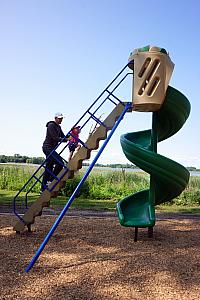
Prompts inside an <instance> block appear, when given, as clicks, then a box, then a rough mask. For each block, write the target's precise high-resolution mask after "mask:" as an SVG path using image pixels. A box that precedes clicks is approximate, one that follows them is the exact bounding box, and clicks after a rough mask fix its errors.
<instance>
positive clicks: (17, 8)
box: [0, 0, 200, 167]
mask: <svg viewBox="0 0 200 300" xmlns="http://www.w3.org/2000/svg"><path fill="white" fill-rule="evenodd" d="M199 10H200V4H199V1H194V0H191V1H173V2H171V1H161V0H160V1H157V0H152V1H144V0H140V1H134V0H123V1H122V0H101V1H97V0H77V1H68V0H65V1H63V0H57V1H51V0H48V1H47V0H40V1H39V0H30V1H25V0H15V1H14V0H0V40H1V47H0V102H1V118H0V127H1V131H0V132H1V138H0V154H6V155H13V154H15V153H19V154H22V155H28V156H43V153H42V150H41V146H42V142H43V140H44V136H45V124H46V122H47V121H48V120H51V119H53V116H54V113H55V112H57V111H61V112H63V114H64V115H66V118H65V119H64V121H63V124H62V128H63V130H64V131H68V130H69V129H70V128H71V126H72V125H73V124H74V123H75V122H76V120H77V119H78V118H79V117H80V116H81V115H82V114H83V113H84V111H85V110H86V109H87V108H88V106H89V105H90V104H91V103H92V101H93V100H94V99H95V98H96V97H97V96H98V95H99V94H100V93H101V91H102V90H103V89H104V88H105V87H106V86H107V85H108V83H109V82H110V81H111V80H112V79H113V77H114V76H115V75H116V74H117V73H118V72H119V71H120V70H121V69H122V67H123V66H124V65H125V64H126V63H127V60H128V56H129V54H130V52H131V51H132V50H133V49H134V48H139V47H142V46H145V45H148V44H151V45H157V46H160V47H164V48H166V50H167V51H168V52H169V54H170V57H171V59H172V61H173V62H174V63H175V69H174V72H173V75H172V79H171V81H170V85H172V86H174V87H175V88H177V89H178V90H180V91H181V92H182V93H183V94H185V95H186V96H187V97H188V99H189V101H190V103H191V106H192V110H191V115H190V118H189V119H188V121H187V122H186V124H185V125H184V126H183V128H182V129H181V130H180V131H179V132H178V133H177V134H176V135H175V136H173V137H172V138H170V139H168V140H166V141H165V142H162V143H160V144H159V146H158V152H159V153H161V154H163V155H165V156H167V157H169V158H173V159H174V160H176V161H178V162H180V163H182V164H183V165H185V166H196V167H200V150H199V132H200V121H199V115H200V104H199V78H200V63H199V61H200V60H199V49H200V38H199V28H200V18H199ZM127 89H128V90H127V91H126V92H127V95H129V94H131V85H130V86H129V87H127ZM127 100H128V101H130V100H131V99H127ZM150 120H151V113H148V115H147V113H146V114H144V113H133V114H131V115H130V114H129V115H128V116H127V118H125V119H124V120H123V122H122V123H121V124H120V126H119V128H118V130H117V131H116V132H115V135H114V137H113V139H112V141H111V142H110V144H109V145H108V147H107V149H106V150H105V152H104V154H103V155H102V157H101V158H100V159H99V162H102V163H118V162H120V163H126V162H128V161H127V159H126V158H125V156H124V155H123V152H122V150H121V146H120V142H119V139H120V135H121V134H123V133H126V132H132V131H137V130H143V129H146V128H149V127H150V122H151V121H150ZM111 153H112V155H111Z"/></svg>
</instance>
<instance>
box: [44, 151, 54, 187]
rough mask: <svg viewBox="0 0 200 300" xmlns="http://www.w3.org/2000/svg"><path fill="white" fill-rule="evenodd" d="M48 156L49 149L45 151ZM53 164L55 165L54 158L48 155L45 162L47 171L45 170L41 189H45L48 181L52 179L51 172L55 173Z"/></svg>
mask: <svg viewBox="0 0 200 300" xmlns="http://www.w3.org/2000/svg"><path fill="white" fill-rule="evenodd" d="M44 153H45V155H46V157H48V155H49V153H50V152H49V151H44ZM53 165H54V161H53V159H52V158H51V156H50V157H48V159H47V160H46V163H45V171H44V175H43V179H42V186H41V190H42V191H44V190H45V186H46V185H47V182H48V181H51V179H52V178H51V177H52V175H51V173H50V172H52V173H53Z"/></svg>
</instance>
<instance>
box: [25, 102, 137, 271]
mask: <svg viewBox="0 0 200 300" xmlns="http://www.w3.org/2000/svg"><path fill="white" fill-rule="evenodd" d="M131 105H132V103H131V102H128V103H127V104H126V106H125V108H124V110H123V112H122V113H121V115H120V117H119V118H118V120H117V122H116V123H115V125H114V126H113V128H112V130H111V131H110V133H109V135H108V137H107V139H106V140H105V141H104V143H103V145H102V146H101V148H100V150H99V151H98V153H97V155H96V156H95V158H94V160H93V161H92V163H91V165H89V167H88V169H87V171H86V173H85V174H84V176H83V177H82V179H81V180H80V182H79V184H78V185H77V187H76V189H75V190H74V192H73V193H72V195H71V197H70V199H69V200H68V202H67V204H66V205H65V207H64V208H63V210H62V212H61V213H60V215H59V216H58V218H57V219H56V221H55V223H54V224H53V226H52V227H51V229H50V231H49V232H48V234H47V235H46V237H45V239H44V240H43V242H42V244H41V245H40V247H39V248H38V250H37V252H36V254H35V255H34V256H33V258H32V260H31V261H30V263H29V265H28V267H27V268H26V270H25V272H29V270H30V269H31V268H32V267H33V265H34V264H35V262H36V260H37V259H38V257H39V256H40V254H41V252H42V251H43V249H44V247H45V246H46V244H47V243H48V241H49V239H50V237H51V236H52V234H53V233H54V231H55V230H56V228H57V227H58V225H59V223H60V222H61V220H62V218H63V217H64V215H65V213H66V212H67V210H68V208H69V206H70V205H71V203H72V201H73V200H74V198H75V196H76V194H77V192H78V191H79V189H80V187H81V186H82V184H83V182H84V181H85V180H86V179H87V177H88V176H89V174H90V172H91V170H92V169H93V167H94V165H95V163H96V162H97V160H98V158H99V157H100V155H101V154H102V152H103V150H104V149H105V147H106V146H107V144H108V142H109V140H110V139H111V137H112V135H113V133H114V132H115V130H116V129H117V127H118V125H119V124H120V122H121V121H122V119H123V117H124V115H125V113H126V112H127V111H128V110H129V109H130V107H131Z"/></svg>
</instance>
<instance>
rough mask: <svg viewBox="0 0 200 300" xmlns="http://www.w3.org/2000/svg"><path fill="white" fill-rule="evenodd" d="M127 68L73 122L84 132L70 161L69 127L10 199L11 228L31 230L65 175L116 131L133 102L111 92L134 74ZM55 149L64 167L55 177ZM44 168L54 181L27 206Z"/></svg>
mask: <svg viewBox="0 0 200 300" xmlns="http://www.w3.org/2000/svg"><path fill="white" fill-rule="evenodd" d="M127 67H128V64H127V65H126V66H125V67H124V68H123V69H122V70H121V71H120V72H119V73H118V74H117V76H116V77H115V78H114V79H113V80H112V81H111V83H110V84H109V85H108V86H107V87H106V89H105V90H104V91H103V92H102V93H101V94H100V95H99V97H98V98H97V99H96V100H95V101H94V102H93V103H92V105H91V106H90V107H89V108H88V109H87V110H86V111H85V113H84V114H83V115H82V116H81V117H80V119H79V120H78V121H77V122H76V123H75V124H74V126H73V127H75V126H77V125H79V126H80V127H81V136H82V135H83V132H84V129H85V134H86V138H85V139H83V138H81V139H78V142H79V143H80V144H81V147H80V149H79V150H78V151H77V153H76V154H75V155H74V157H73V158H72V159H71V160H70V161H69V162H67V161H66V160H65V159H64V157H63V154H64V153H65V150H66V148H67V146H68V142H67V143H64V141H65V139H66V138H68V137H69V136H70V135H71V136H72V134H71V129H70V130H69V131H68V132H67V134H66V135H65V137H64V138H63V139H62V140H61V141H60V143H59V144H58V146H57V147H55V149H54V150H53V151H52V152H51V153H50V154H49V156H48V157H47V158H46V159H45V160H44V161H43V162H42V164H41V165H40V166H39V167H38V169H37V170H36V171H35V172H34V173H33V175H32V176H31V177H30V178H29V179H28V181H27V182H26V183H25V184H24V185H23V186H22V188H21V189H20V190H19V192H18V193H17V194H16V195H15V197H14V199H13V210H14V214H15V215H16V217H17V218H18V221H17V223H16V225H15V226H14V230H15V231H16V232H20V231H23V230H24V229H25V227H26V226H27V227H28V230H29V231H30V230H31V224H33V223H34V221H35V217H36V216H39V215H41V214H42V209H43V207H47V206H48V205H49V203H50V200H51V198H55V197H57V195H58V192H59V190H60V188H62V187H63V186H64V185H65V183H66V180H67V179H68V178H73V176H74V172H75V171H77V170H79V169H81V168H82V162H83V161H84V160H85V159H89V158H90V155H91V151H92V150H97V149H98V148H99V142H100V140H105V142H104V143H105V145H107V143H108V141H109V139H110V138H111V135H112V134H113V133H114V131H115V130H116V128H117V126H118V125H119V123H120V121H121V120H122V118H123V116H124V114H125V113H126V112H127V111H131V105H132V103H131V102H128V103H126V102H124V101H121V100H120V99H119V97H118V96H116V94H114V92H116V90H117V89H118V87H119V86H120V84H121V83H122V82H124V81H125V79H126V78H127V77H128V75H131V76H133V73H132V72H130V69H128V68H127ZM105 107H106V108H105ZM107 107H109V111H110V113H108V115H107V117H105V119H104V120H103V121H102V120H101V119H100V117H99V116H98V115H99V114H100V113H101V112H102V110H103V111H104V110H105V109H106V111H107V112H108V110H107ZM91 124H92V126H94V130H93V132H92V133H90V134H89V136H88V127H89V126H90V127H91ZM116 124H117V126H116ZM73 127H72V128H73ZM109 130H111V133H112V134H111V135H109V136H108V137H107V132H108V131H109ZM102 147H103V146H102ZM102 147H101V148H100V149H99V151H98V153H97V155H96V157H97V158H98V157H99V156H100V155H101V153H102V151H103V149H104V148H105V146H104V147H103V148H102ZM55 151H56V152H57V153H59V154H60V156H61V157H62V159H63V162H64V163H62V167H63V169H62V170H61V171H60V173H59V174H58V175H57V176H55V175H54V174H53V173H52V172H51V171H50V170H48V169H47V167H46V162H47V160H48V158H49V157H53V156H54V153H55ZM96 160H97V159H96V158H95V159H94V160H93V161H92V163H91V165H90V166H89V168H88V169H90V171H91V169H92V168H93V166H94V164H95V162H96ZM59 163H60V162H59ZM45 171H47V172H49V173H50V174H51V176H52V178H53V180H52V182H51V183H50V184H49V185H45V186H44V185H43V188H44V191H43V192H42V194H41V195H39V196H38V197H37V199H36V201H35V202H34V203H33V204H31V205H30V204H29V202H30V201H29V199H30V196H31V195H32V193H31V192H32V191H33V189H34V187H35V186H36V185H42V177H43V174H44V172H45ZM86 174H87V171H86ZM86 174H85V175H86ZM85 175H84V176H83V178H82V180H81V185H82V184H83V182H84V181H85V179H86V178H87V176H88V175H89V173H88V175H87V176H85ZM73 194H74V193H73ZM74 197H75V196H74Z"/></svg>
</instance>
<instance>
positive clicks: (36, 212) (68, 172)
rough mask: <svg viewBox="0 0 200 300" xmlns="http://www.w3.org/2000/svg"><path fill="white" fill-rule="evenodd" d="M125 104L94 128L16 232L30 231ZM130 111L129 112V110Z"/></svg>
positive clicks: (101, 138)
mask: <svg viewBox="0 0 200 300" xmlns="http://www.w3.org/2000/svg"><path fill="white" fill-rule="evenodd" d="M125 105H126V103H122V102H119V103H118V104H117V105H116V106H115V108H114V109H113V110H112V111H111V113H110V114H109V115H108V116H107V118H106V119H105V120H104V121H103V122H101V125H100V124H99V126H97V127H96V129H95V130H94V132H93V133H92V134H91V135H90V136H89V137H88V139H87V140H86V142H85V143H84V144H83V145H82V146H81V148H80V149H79V150H78V151H77V153H76V154H75V155H74V157H73V158H72V159H71V160H70V161H69V163H68V164H67V168H63V169H62V170H61V172H60V173H59V174H58V176H57V178H58V179H59V180H57V178H56V179H54V180H53V181H52V182H51V184H50V185H49V186H48V189H46V190H44V192H43V193H42V194H41V195H40V196H39V197H38V199H37V200H36V201H35V202H34V203H33V204H32V205H31V207H30V208H29V209H28V210H27V211H26V212H25V214H24V215H23V217H21V216H20V218H19V220H18V222H17V223H16V224H15V226H14V230H15V231H16V232H21V231H23V230H24V229H25V226H27V227H28V230H29V231H30V230H31V224H33V223H34V222H35V217H37V216H40V215H41V214H42V210H43V208H44V207H47V206H49V203H50V200H51V198H55V197H57V195H58V192H59V190H60V189H61V188H62V187H63V186H64V185H65V183H66V181H67V180H68V179H69V178H73V176H74V172H75V171H77V170H79V169H81V168H82V162H83V161H84V160H86V159H89V158H90V155H91V151H92V150H97V149H98V148H99V142H100V141H101V140H105V139H106V138H107V132H108V131H109V130H111V129H112V128H113V126H114V125H115V122H116V121H117V119H118V118H119V117H120V115H121V114H122V112H123V111H124V108H125ZM129 111H130V110H129Z"/></svg>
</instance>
